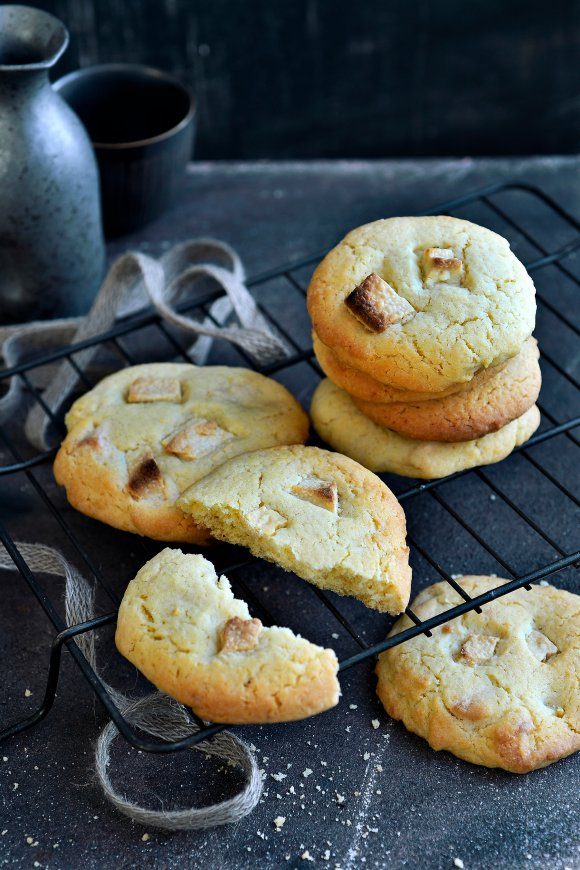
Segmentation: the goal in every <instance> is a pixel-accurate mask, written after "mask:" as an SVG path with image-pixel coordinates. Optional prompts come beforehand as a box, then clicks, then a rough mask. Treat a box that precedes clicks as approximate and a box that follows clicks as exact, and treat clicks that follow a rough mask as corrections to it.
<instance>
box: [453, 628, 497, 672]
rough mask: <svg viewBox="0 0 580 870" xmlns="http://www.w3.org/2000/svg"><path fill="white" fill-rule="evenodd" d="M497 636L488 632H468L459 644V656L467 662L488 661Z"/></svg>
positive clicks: (495, 644) (475, 663)
mask: <svg viewBox="0 0 580 870" xmlns="http://www.w3.org/2000/svg"><path fill="white" fill-rule="evenodd" d="M498 640H499V638H498V637H493V636H492V635H489V634H470V635H469V637H467V638H466V639H465V640H464V641H463V644H462V646H461V652H460V656H461V658H462V659H465V661H466V662H468V663H469V664H473V665H477V664H481V663H482V662H486V661H488V660H489V659H490V658H491V657H492V655H493V654H494V652H495V648H496V646H497V642H498Z"/></svg>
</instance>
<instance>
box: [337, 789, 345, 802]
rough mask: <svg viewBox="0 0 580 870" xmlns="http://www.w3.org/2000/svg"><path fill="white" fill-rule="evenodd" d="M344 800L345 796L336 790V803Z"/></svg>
mask: <svg viewBox="0 0 580 870" xmlns="http://www.w3.org/2000/svg"><path fill="white" fill-rule="evenodd" d="M345 800H346V798H345V796H344V795H343V794H339V793H338V792H337V793H336V802H337V804H343V803H344V802H345Z"/></svg>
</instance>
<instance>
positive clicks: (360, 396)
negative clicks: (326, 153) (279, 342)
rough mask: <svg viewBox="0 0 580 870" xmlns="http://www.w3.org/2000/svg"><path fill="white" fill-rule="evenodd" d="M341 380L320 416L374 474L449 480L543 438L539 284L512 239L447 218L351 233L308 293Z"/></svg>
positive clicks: (333, 375)
mask: <svg viewBox="0 0 580 870" xmlns="http://www.w3.org/2000/svg"><path fill="white" fill-rule="evenodd" d="M308 310H309V313H310V316H311V319H312V323H313V327H314V349H315V353H316V356H317V358H318V361H319V363H320V365H321V367H322V369H323V370H324V372H325V373H326V374H327V375H328V378H329V380H327V381H323V382H322V384H321V385H320V386H319V388H318V390H317V391H316V393H315V396H314V399H313V403H312V409H311V415H312V420H313V423H314V425H315V427H316V429H317V430H318V432H319V434H320V435H321V436H322V437H323V438H324V440H325V441H327V442H328V443H329V444H331V445H332V446H333V447H334V448H335V449H337V450H340V451H341V452H342V453H346V454H347V455H349V456H351V457H353V458H354V459H356V460H357V461H359V462H361V463H362V464H363V465H366V466H367V467H368V468H370V469H372V470H374V471H391V472H395V473H398V474H404V475H408V476H412V477H424V478H432V477H441V476H444V475H446V474H450V473H452V472H455V471H459V470H462V469H464V468H469V467H472V466H473V465H483V464H486V463H489V462H496V461H498V460H499V459H503V458H504V457H505V456H507V455H508V454H509V453H510V452H511V451H512V450H513V448H514V447H515V446H517V445H518V444H521V443H522V442H523V441H525V440H526V439H527V438H529V437H530V435H531V434H532V433H533V432H534V431H535V429H536V428H537V426H538V424H539V412H538V409H537V408H536V407H535V404H534V403H535V401H536V399H537V396H538V393H539V391H540V385H541V376H540V368H539V364H538V356H539V355H538V349H537V345H536V342H535V340H534V339H533V338H531V333H532V330H533V327H534V320H535V311H536V306H535V290H534V285H533V283H532V280H531V278H530V276H529V275H528V273H527V272H526V270H525V268H524V266H523V265H522V264H521V263H520V262H519V260H518V259H517V258H516V257H515V256H514V254H513V253H512V252H511V251H510V248H509V244H508V242H507V241H506V240H505V239H504V238H502V237H501V236H499V235H497V234H496V233H493V232H491V231H490V230H487V229H485V228H483V227H480V226H477V225H476V224H473V223H470V222H468V221H465V220H459V219H457V218H451V217H446V216H432V217H408V218H391V219H389V220H380V221H375V222H374V223H371V224H367V225H366V226H362V227H359V228H358V229H356V230H353V231H352V232H351V233H349V234H348V235H347V236H346V238H345V239H344V240H343V241H342V242H341V243H340V244H339V245H338V246H337V247H336V248H334V249H333V250H332V251H331V252H330V253H329V254H328V255H327V256H326V257H325V258H324V260H323V261H322V263H321V264H320V265H319V266H318V268H317V270H316V272H315V273H314V275H313V277H312V280H311V282H310V286H309V288H308Z"/></svg>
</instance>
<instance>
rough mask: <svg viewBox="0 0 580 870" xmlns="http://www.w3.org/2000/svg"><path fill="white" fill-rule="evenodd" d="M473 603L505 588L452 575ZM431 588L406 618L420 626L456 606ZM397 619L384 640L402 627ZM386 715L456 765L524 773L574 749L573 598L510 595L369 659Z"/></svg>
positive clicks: (544, 590) (577, 670)
mask: <svg viewBox="0 0 580 870" xmlns="http://www.w3.org/2000/svg"><path fill="white" fill-rule="evenodd" d="M458 582H459V583H460V584H461V586H462V587H463V588H464V589H465V591H466V592H467V593H468V594H469V595H471V596H472V597H475V596H477V595H481V594H482V593H484V592H486V591H487V590H489V589H494V588H495V587H497V586H500V585H501V584H502V583H507V582H508V581H507V580H501V579H498V578H497V577H472V576H468V577H460V578H459V580H458ZM462 600H463V599H462V598H461V597H460V596H459V595H458V594H457V592H455V591H454V590H453V589H452V588H451V586H450V585H449V584H448V583H436V584H435V585H434V586H430V587H429V588H428V589H425V590H423V591H422V592H421V593H420V594H419V595H418V596H417V598H416V599H415V601H414V602H413V605H412V610H413V611H414V612H415V613H416V614H417V616H418V617H419V618H420V619H428V618H429V617H431V616H434V615H436V614H438V613H441V612H442V611H444V610H447V609H449V608H450V607H453V606H455V605H457V604H459V603H461V602H462ZM412 625H413V623H412V622H411V620H410V619H409V618H408V617H406V616H404V617H402V618H401V619H399V620H398V621H397V622H396V624H395V625H394V627H393V630H392V632H391V635H390V636H392V635H393V634H397V633H398V632H399V631H402V630H404V629H406V628H409V627H410V626H412ZM377 676H378V686H377V692H378V695H379V698H380V699H381V701H382V703H383V706H384V708H385V710H386V711H387V713H388V714H389V715H390V716H393V718H395V719H401V720H402V722H403V724H404V725H405V727H406V728H407V729H408V730H409V731H413V732H414V733H415V734H418V735H419V736H420V737H424V738H425V739H426V740H427V741H428V743H429V745H430V746H431V747H432V748H433V749H437V750H439V749H446V750H447V751H448V752H452V753H453V754H454V755H457V756H458V757H459V758H463V759H464V760H465V761H470V762H472V763H473V764H481V765H484V766H485V767H501V768H503V769H504V770H509V771H511V772H512V773H528V772H529V771H531V770H536V769H537V768H539V767H545V766H546V765H548V764H551V763H552V762H554V761H557V760H558V759H559V758H563V757H564V756H566V755H570V754H571V753H572V752H576V751H577V750H578V749H580V693H579V679H580V597H579V596H578V595H573V594H572V593H570V592H566V591H564V590H563V589H555V588H554V587H552V586H548V585H545V586H533V587H532V589H531V590H530V591H528V590H525V589H519V590H517V591H515V592H510V593H509V594H508V595H505V596H503V597H501V598H498V599H497V600H496V601H492V602H491V603H489V604H485V605H484V606H483V607H482V612H481V613H475V612H474V611H471V612H469V613H466V614H464V615H463V616H460V617H458V618H457V619H454V620H453V621H452V622H448V623H445V624H444V625H442V626H440V627H439V628H436V629H434V630H433V632H432V637H425V636H424V635H422V634H421V635H418V636H417V637H414V638H412V639H411V640H407V641H405V642H404V643H402V644H400V645H398V646H395V647H393V648H391V649H389V650H387V651H386V652H384V653H382V654H381V656H380V657H379V661H378V664H377Z"/></svg>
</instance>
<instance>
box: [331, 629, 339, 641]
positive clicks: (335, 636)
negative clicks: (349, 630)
mask: <svg viewBox="0 0 580 870" xmlns="http://www.w3.org/2000/svg"><path fill="white" fill-rule="evenodd" d="M332 636H333V638H334V639H335V640H338V635H337V633H336V632H335V631H333V632H332Z"/></svg>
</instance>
